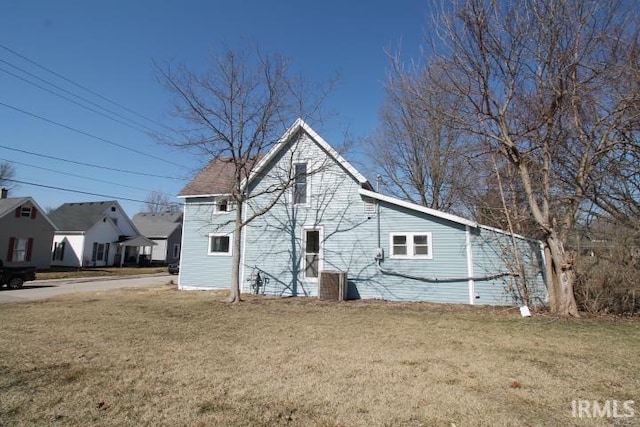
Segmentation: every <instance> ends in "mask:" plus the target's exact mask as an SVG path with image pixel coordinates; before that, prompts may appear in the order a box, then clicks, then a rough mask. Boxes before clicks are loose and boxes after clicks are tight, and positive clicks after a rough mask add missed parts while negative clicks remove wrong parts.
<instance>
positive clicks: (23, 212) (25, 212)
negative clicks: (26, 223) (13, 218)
mask: <svg viewBox="0 0 640 427" xmlns="http://www.w3.org/2000/svg"><path fill="white" fill-rule="evenodd" d="M20 216H21V217H24V218H31V207H30V206H23V207H22V208H20Z"/></svg>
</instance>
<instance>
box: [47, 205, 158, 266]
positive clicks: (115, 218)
mask: <svg viewBox="0 0 640 427" xmlns="http://www.w3.org/2000/svg"><path fill="white" fill-rule="evenodd" d="M49 218H50V219H51V221H52V222H53V223H54V224H55V225H56V226H57V227H58V230H57V231H56V232H55V236H54V239H53V248H52V252H53V257H52V261H51V265H52V266H66V267H104V266H111V265H119V266H122V265H124V264H134V263H137V262H138V259H139V254H140V253H141V251H140V249H139V248H141V247H142V248H144V247H148V246H154V245H155V243H154V242H152V241H151V240H149V239H147V238H145V237H143V236H141V234H140V233H139V231H138V229H137V228H136V227H135V225H134V224H133V222H132V221H131V219H130V218H129V217H128V216H127V214H126V213H125V212H124V211H123V210H122V207H121V206H120V204H119V203H118V202H117V201H115V200H110V201H102V202H79V203H65V204H63V205H62V206H60V207H59V208H57V209H56V210H54V211H52V212H50V213H49Z"/></svg>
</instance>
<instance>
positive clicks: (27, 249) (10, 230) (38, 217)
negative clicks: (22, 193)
mask: <svg viewBox="0 0 640 427" xmlns="http://www.w3.org/2000/svg"><path fill="white" fill-rule="evenodd" d="M55 230H56V226H55V225H54V224H53V222H52V221H51V219H50V218H49V217H48V216H47V214H46V213H45V212H44V211H43V210H42V209H41V208H40V206H38V204H37V203H36V202H35V200H34V199H32V198H31V197H7V193H6V191H5V190H4V189H3V191H2V197H1V198H0V259H2V261H3V264H4V265H5V266H7V267H22V266H25V267H27V266H28V267H36V268H38V269H47V268H49V267H50V266H51V242H52V241H53V235H54V232H55Z"/></svg>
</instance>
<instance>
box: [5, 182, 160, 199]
mask: <svg viewBox="0 0 640 427" xmlns="http://www.w3.org/2000/svg"><path fill="white" fill-rule="evenodd" d="M5 181H9V182H15V183H17V184H25V185H32V186H34V187H42V188H49V189H52V190H60V191H66V192H69V193H78V194H87V195H90V196H97V197H104V198H107V199H113V200H126V201H128V202H140V203H147V201H146V200H138V199H129V198H126V197H117V196H110V195H108V194H100V193H91V192H89V191H80V190H72V189H70V188H63V187H55V186H53V185H45V184H38V183H35V182H27V181H20V180H17V179H5ZM156 204H158V203H156ZM163 205H164V204H163Z"/></svg>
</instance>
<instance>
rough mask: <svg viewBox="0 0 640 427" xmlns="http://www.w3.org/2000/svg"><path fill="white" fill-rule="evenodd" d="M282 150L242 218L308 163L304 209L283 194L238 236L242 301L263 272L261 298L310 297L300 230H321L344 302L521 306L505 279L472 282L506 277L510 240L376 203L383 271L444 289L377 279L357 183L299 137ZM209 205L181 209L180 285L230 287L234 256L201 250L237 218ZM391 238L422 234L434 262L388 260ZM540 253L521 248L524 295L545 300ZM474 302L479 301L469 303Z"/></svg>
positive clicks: (373, 243) (373, 230)
mask: <svg viewBox="0 0 640 427" xmlns="http://www.w3.org/2000/svg"><path fill="white" fill-rule="evenodd" d="M287 144H288V145H287V146H285V147H283V149H282V150H280V151H279V152H278V154H276V155H275V156H274V157H273V158H272V159H271V161H270V164H269V165H266V167H265V169H264V170H263V171H261V173H260V177H259V178H256V179H254V181H253V182H252V184H251V186H250V188H249V194H251V195H254V196H255V195H257V194H261V195H260V196H259V197H255V198H253V199H251V200H250V201H249V202H248V203H247V204H246V205H245V213H246V215H247V216H249V215H252V214H253V213H254V212H257V211H260V210H261V209H262V208H263V207H264V206H267V205H270V204H271V203H272V202H273V200H274V199H273V197H274V194H276V193H277V188H279V187H281V186H282V183H283V182H284V181H286V180H287V179H288V178H289V177H291V176H292V175H291V173H292V172H291V168H292V166H293V165H295V164H300V163H307V171H308V172H309V173H311V175H310V176H308V177H307V186H306V197H307V200H306V203H305V204H294V203H293V188H290V189H288V190H286V192H285V193H284V194H283V195H282V196H281V197H280V199H279V200H278V201H277V203H275V205H274V206H273V207H272V208H271V209H270V210H269V211H268V212H266V213H264V214H263V215H261V216H258V217H257V218H256V219H255V220H253V221H252V222H251V223H250V224H249V225H248V226H247V227H245V229H244V231H243V233H244V236H243V239H242V244H243V250H244V252H243V254H242V258H241V259H242V262H243V265H242V266H241V277H240V280H241V286H242V287H243V291H244V292H249V291H250V284H249V282H248V279H250V277H251V276H252V274H253V273H257V272H260V274H261V276H262V277H263V278H267V279H268V284H267V285H266V287H265V293H266V294H269V295H277V296H315V295H317V294H318V281H317V279H315V280H314V279H307V278H305V277H304V250H305V245H304V230H305V229H307V228H318V229H319V230H321V236H322V241H321V254H322V256H321V268H320V269H321V270H341V271H347V272H348V280H349V296H350V297H351V298H376V299H386V300H394V301H432V302H442V303H477V304H514V303H517V302H518V301H516V300H514V299H513V295H512V294H511V293H510V292H509V287H508V286H509V283H510V282H509V280H512V279H511V278H506V279H495V280H490V281H479V280H476V281H473V282H471V281H470V280H469V274H470V271H469V267H470V264H471V268H472V270H473V271H472V273H473V275H474V276H482V275H488V274H496V273H500V272H504V271H510V270H509V265H507V263H505V261H504V259H510V258H509V256H506V258H505V252H504V247H505V244H507V243H509V242H510V238H509V237H508V235H506V234H505V233H499V232H496V231H494V230H490V229H486V228H481V227H479V228H474V227H470V229H469V231H467V227H466V226H465V225H463V224H460V223H458V222H455V221H451V220H448V219H443V218H440V217H437V216H433V215H429V214H427V213H424V212H421V211H419V210H415V209H410V208H408V207H403V206H399V205H398V204H395V203H391V202H387V201H379V202H378V203H379V204H380V206H379V209H380V233H379V238H380V246H381V247H382V249H383V250H384V260H383V261H382V263H381V266H382V268H383V269H385V270H390V271H393V272H396V273H400V274H406V275H411V276H420V277H422V278H435V279H443V278H446V279H449V280H446V281H429V280H416V279H411V278H406V277H399V276H397V275H390V274H384V273H382V272H380V271H379V270H378V268H377V265H376V261H375V258H374V254H375V251H376V248H377V247H378V226H377V223H378V221H377V216H376V215H377V214H376V212H375V211H374V212H371V211H368V212H367V210H366V209H365V206H366V201H365V200H364V199H363V197H362V196H361V195H360V193H359V192H358V190H359V189H360V185H361V184H360V182H358V180H357V179H356V178H355V177H353V176H352V175H351V174H350V173H349V172H348V171H347V170H346V169H345V168H344V167H343V166H342V165H340V164H339V163H338V162H336V161H335V160H334V159H333V157H331V156H329V155H328V153H326V152H325V151H324V150H323V149H322V148H321V146H319V145H317V144H315V143H314V142H313V141H312V140H311V137H309V136H308V135H307V134H306V133H304V132H301V133H298V134H297V135H296V136H294V137H292V138H291V139H290V140H289V142H287ZM265 191H267V192H266V193H265ZM269 191H270V192H269ZM212 202H213V200H212V199H210V198H209V199H207V198H189V199H187V200H186V206H185V217H184V230H183V233H184V240H183V247H182V254H183V255H182V260H181V263H182V264H181V277H180V283H181V286H186V287H198V288H205V287H210V288H228V287H229V284H230V279H231V262H232V257H214V256H209V255H207V252H208V251H207V244H208V234H209V233H214V232H215V233H218V232H229V231H230V230H231V229H232V227H233V224H231V223H228V224H227V223H226V222H230V221H233V219H234V213H233V212H231V213H228V214H218V215H216V214H213V213H212V212H213V205H212ZM392 233H423V234H425V233H429V234H430V236H431V248H430V250H431V252H432V258H431V259H424V258H422V259H421V258H415V259H397V258H392V257H391V256H390V255H391V254H390V251H389V247H390V236H391V234H392ZM468 242H470V243H471V249H470V248H468ZM537 244H538V242H535V241H529V240H525V239H518V245H519V247H520V248H521V253H522V256H523V262H524V264H525V265H526V267H525V271H526V276H527V280H530V282H531V286H530V288H531V289H532V293H536V292H537V295H538V299H539V300H542V299H543V298H544V295H545V292H546V290H545V288H544V278H543V275H542V273H541V268H542V267H541V266H542V264H541V258H540V254H539V247H538V246H537ZM469 252H472V259H471V260H469V259H468V254H469ZM457 279H459V280H457ZM476 295H479V296H480V298H478V299H476V298H475V296H476Z"/></svg>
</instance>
